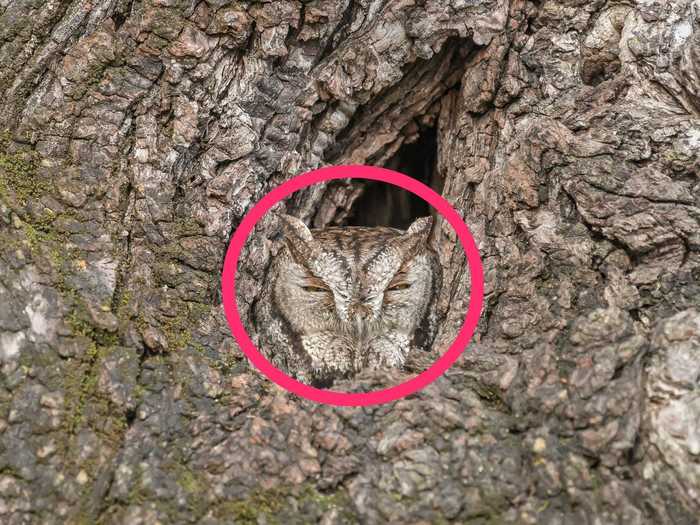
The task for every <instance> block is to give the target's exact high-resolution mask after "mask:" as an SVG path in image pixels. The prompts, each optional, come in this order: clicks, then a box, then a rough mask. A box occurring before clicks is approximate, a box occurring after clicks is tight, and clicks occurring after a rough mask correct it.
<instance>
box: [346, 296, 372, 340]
mask: <svg viewBox="0 0 700 525" xmlns="http://www.w3.org/2000/svg"><path fill="white" fill-rule="evenodd" d="M371 315H372V312H371V310H370V308H369V307H368V306H367V305H365V304H362V303H357V304H354V305H353V306H352V307H351V308H350V320H351V322H352V323H353V324H354V325H355V332H356V333H357V335H358V336H359V337H363V336H364V335H365V334H366V333H367V331H368V329H367V321H368V319H369V318H370V316H371Z"/></svg>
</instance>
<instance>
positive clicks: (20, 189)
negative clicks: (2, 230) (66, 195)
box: [0, 131, 50, 206]
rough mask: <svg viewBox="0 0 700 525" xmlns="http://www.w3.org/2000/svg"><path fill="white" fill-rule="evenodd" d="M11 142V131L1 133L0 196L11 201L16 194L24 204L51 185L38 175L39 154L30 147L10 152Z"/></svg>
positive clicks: (18, 200)
mask: <svg viewBox="0 0 700 525" xmlns="http://www.w3.org/2000/svg"><path fill="white" fill-rule="evenodd" d="M11 142H12V139H11V136H10V133H9V131H5V132H3V133H2V134H0V198H2V199H3V200H6V201H8V202H10V201H11V200H12V196H14V200H16V201H17V202H18V203H19V204H20V205H21V206H24V205H25V204H26V203H27V201H28V200H29V199H30V198H36V199H38V198H40V197H41V196H42V195H44V194H45V193H47V192H48V191H49V189H50V185H49V183H48V181H45V180H40V179H39V178H38V177H37V168H38V166H39V156H38V154H37V153H36V152H34V151H31V150H29V149H23V150H20V151H16V152H12V153H10V152H9V146H10V143H11Z"/></svg>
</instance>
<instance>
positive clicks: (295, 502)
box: [0, 0, 700, 524]
mask: <svg viewBox="0 0 700 525" xmlns="http://www.w3.org/2000/svg"><path fill="white" fill-rule="evenodd" d="M699 50H700V5H699V4H698V2H697V1H696V0H695V1H694V0H666V1H661V0H644V1H642V0H638V1H637V2H619V1H616V0H608V1H606V0H593V1H583V0H541V1H535V0H532V1H526V0H407V1H391V0H357V1H353V0H313V1H295V0H272V1H267V2H259V1H250V2H230V1H226V0H205V1H200V2H194V1H191V2H188V1H184V0H143V1H139V0H135V1H134V0H128V1H127V0H73V1H68V0H56V1H53V2H38V1H32V0H0V91H1V92H2V94H3V97H2V100H3V106H4V109H3V111H2V112H1V114H0V130H1V129H6V130H7V131H5V132H4V133H3V135H2V139H1V142H0V199H1V200H0V218H1V219H2V221H1V222H0V357H1V358H2V374H1V375H0V381H1V385H2V388H1V389H0V408H1V410H0V430H1V431H2V437H1V438H0V521H2V522H3V523H12V524H14V523H63V522H71V523H83V522H85V523H95V522H99V523H130V524H131V523H155V522H156V521H159V522H161V523H230V522H235V523H277V522H279V523H315V522H317V521H318V522H321V523H324V524H333V523H383V522H390V523H444V522H458V523H475V524H476V523H504V522H513V523H544V524H555V523H654V524H657V523H660V524H671V523H673V524H694V523H696V521H697V516H698V515H700V503H699V501H700V500H699V498H700V496H699V495H700V460H699V457H700V284H699V281H700V178H699V176H698V173H699V172H700V169H699V168H700V162H699V161H698V150H699V149H700V51H699ZM342 163H361V164H373V165H385V166H389V167H394V168H395V169H399V170H400V171H403V172H405V173H408V174H409V175H411V176H414V177H416V178H419V179H420V180H422V181H424V182H425V183H427V184H430V185H431V186H432V187H434V188H435V189H436V190H438V191H440V192H441V193H442V195H443V196H444V197H445V198H446V199H447V200H448V201H450V202H451V203H452V204H453V206H455V207H456V208H457V209H458V210H459V211H460V212H461V213H462V215H463V217H464V220H465V222H466V223H467V224H468V225H469V227H470V229H471V231H472V233H473V234H474V236H475V239H476V241H477V244H478V246H479V248H480V251H481V256H482V259H483V263H484V269H485V283H486V284H485V287H486V296H485V307H484V312H483V315H482V319H481V322H480V325H479V329H478V332H477V335H476V336H475V339H474V342H473V344H472V345H471V346H470V348H469V349H468V350H467V351H466V352H465V353H464V354H463V356H462V357H461V358H460V360H459V361H458V362H457V363H456V364H455V365H454V366H453V367H452V368H451V369H450V370H449V371H448V372H447V373H446V374H445V375H444V376H443V377H441V378H440V379H439V380H437V381H436V382H435V383H433V384H432V385H430V386H429V387H427V388H426V389H424V390H423V391H421V392H420V393H417V394H415V395H412V396H410V397H409V398H406V399H402V400H400V401H397V402H394V403H391V404H387V405H380V406H374V407H369V408H337V407H332V406H325V405H318V404H315V403H312V402H309V401H304V400H300V399H298V398H297V397H295V396H293V395H291V394H289V393H287V392H285V391H283V390H281V389H280V388H278V387H277V386H276V385H274V384H272V383H270V382H269V381H268V380H267V379H265V378H264V377H263V376H262V375H260V374H259V373H258V372H257V371H256V370H255V369H254V368H253V367H251V366H250V365H249V364H248V362H247V361H246V360H245V359H244V357H243V355H242V353H241V352H240V350H239V349H238V348H237V346H236V344H235V343H234V341H233V340H232V338H231V336H230V332H229V329H228V326H227V324H226V320H225V317H224V315H223V309H222V306H221V299H220V297H221V295H220V271H221V266H222V261H223V255H224V252H225V249H226V246H227V242H228V239H229V236H230V234H231V232H232V231H233V230H234V229H235V228H236V227H237V225H238V224H239V222H240V220H241V219H242V217H243V216H244V215H245V213H246V212H247V211H248V210H249V209H250V208H251V207H252V206H253V205H254V204H255V203H256V202H257V201H258V200H259V199H260V198H261V197H262V196H263V195H264V194H266V193H267V192H268V191H269V190H270V189H272V188H273V187H275V186H277V185H279V184H280V183H282V182H283V181H285V180H287V179H289V178H290V177H293V176H295V175H297V174H300V173H302V172H305V171H308V170H310V169H313V168H316V167H319V166H323V165H329V164H342ZM383 191H384V190H382V189H381V188H378V187H372V186H371V185H364V184H361V183H356V182H354V181H351V182H343V183H337V184H328V185H326V186H319V187H314V188H312V189H309V190H305V191H303V192H301V193H300V194H299V195H295V196H294V197H293V198H291V199H289V200H288V201H287V202H286V203H285V204H284V206H286V210H287V212H290V213H294V214H296V215H297V216H300V217H302V218H304V219H305V220H307V222H308V223H309V224H312V225H314V226H323V225H327V224H348V223H351V222H352V221H353V220H356V221H362V220H365V221H366V220H367V219H368V218H370V219H372V218H378V217H380V212H381V210H382V209H383V210H385V211H386V210H388V215H387V216H386V217H385V216H381V217H382V219H381V220H383V221H387V220H391V221H395V222H396V223H397V224H399V223H401V221H406V220H407V218H410V217H411V216H412V215H415V214H416V213H417V212H416V210H415V209H414V208H411V206H415V203H413V204H410V203H408V204H406V203H405V202H404V203H403V204H400V199H401V198H402V197H400V196H399V195H397V194H391V195H389V194H387V193H386V192H384V193H382V192H383ZM387 202H391V203H393V204H392V206H387ZM358 203H362V206H360V205H359V204H358ZM361 214H364V217H360V216H359V215H361ZM372 220H373V219H372ZM439 226H440V227H439V228H438V229H437V236H436V239H435V243H436V245H437V246H439V248H440V258H441V261H442V264H443V267H444V275H443V291H442V296H441V300H440V302H439V313H440V316H441V318H442V324H441V328H440V333H439V336H438V340H437V343H436V346H435V351H436V352H438V353H439V351H440V350H442V349H444V348H445V346H446V345H447V344H449V343H450V342H451V340H452V339H453V338H454V336H455V334H456V330H457V329H458V328H459V325H460V324H461V321H462V318H463V316H464V312H465V311H466V305H467V300H468V286H469V275H468V272H467V270H466V267H465V259H464V254H463V253H462V252H461V249H460V248H457V247H456V245H455V244H454V242H455V239H454V235H453V233H452V232H451V230H450V227H449V225H446V224H440V225H439ZM269 232H270V224H269V223H268V222H266V221H265V220H263V222H262V223H261V224H260V225H259V228H258V231H257V232H256V234H255V236H254V237H253V240H252V241H251V244H250V246H249V249H248V250H247V251H246V253H245V254H244V258H243V263H242V266H241V268H240V280H241V287H242V289H243V290H244V294H243V295H244V296H245V297H246V298H247V299H246V300H244V301H242V304H241V309H242V312H243V315H244V316H246V315H247V313H248V311H249V308H250V305H251V303H252V301H253V300H254V298H255V296H256V294H257V293H259V291H260V287H261V283H262V282H263V279H264V276H265V271H266V268H267V263H268V259H269V253H268V250H269V246H268V241H267V240H266V239H267V236H268V234H269ZM395 375H396V380H397V381H400V380H402V379H404V378H405V377H408V376H409V375H410V374H409V373H407V372H398V371H397V372H396V373H395ZM380 379H381V380H382V381H383V380H384V378H380V377H378V376H377V374H376V373H374V374H373V373H370V372H368V373H367V374H363V375H362V376H361V377H358V378H357V379H355V380H353V381H348V382H347V383H346V384H345V389H346V390H349V389H352V388H372V385H374V384H378V381H379V380H380Z"/></svg>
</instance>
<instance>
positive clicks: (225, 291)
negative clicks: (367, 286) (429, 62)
mask: <svg viewBox="0 0 700 525" xmlns="http://www.w3.org/2000/svg"><path fill="white" fill-rule="evenodd" d="M334 179H368V180H376V181H381V182H386V183H388V184H393V185H394V186H398V187H400V188H403V189H404V190H407V191H410V192H411V193H414V194H415V195H417V196H419V197H420V198H422V199H423V200H425V201H427V202H428V204H430V205H431V206H433V207H434V208H435V209H436V210H437V211H438V212H439V213H440V214H441V215H442V216H443V217H444V218H445V219H446V220H447V222H449V223H450V225H452V228H454V230H455V232H456V233H457V236H458V237H459V241H460V243H461V244H462V248H463V249H464V253H465V254H466V256H467V262H468V263H469V270H470V274H471V290H470V294H469V309H468V311H467V314H466V316H465V319H464V323H463V324H462V327H461V329H460V331H459V334H457V338H456V339H455V340H454V342H453V343H452V345H450V348H449V349H448V350H447V351H446V352H445V353H444V354H443V355H442V356H440V357H439V358H438V359H437V360H436V361H435V363H434V364H433V365H432V366H431V367H430V368H428V369H427V370H425V371H424V372H422V373H421V374H419V375H417V376H416V377H414V378H413V379H410V380H408V381H406V382H404V383H401V384H399V385H396V386H393V387H391V388H386V389H384V390H377V391H374V392H362V393H350V392H337V391H334V390H322V389H320V388H314V387H312V386H309V385H306V384H304V383H301V382H300V381H297V380H296V379H293V378H291V377H289V376H288V375H286V374H284V373H283V372H282V371H281V370H279V369H277V368H275V367H274V366H273V365H272V364H271V363H270V362H269V361H268V360H267V359H265V357H263V356H262V354H261V353H260V352H259V351H258V349H257V348H255V345H254V344H253V342H252V341H251V340H250V337H248V333H247V332H246V330H245V328H244V327H243V323H242V322H241V318H240V316H239V314H238V305H237V304H236V294H235V290H236V271H237V269H238V259H239V257H240V254H241V250H242V249H243V246H244V245H245V243H246V240H247V239H248V235H249V234H250V232H251V231H253V228H254V227H255V224H256V223H257V222H258V221H259V220H260V219H261V218H262V217H263V215H265V213H267V211H268V210H269V209H270V208H271V207H272V206H274V205H275V204H276V203H278V202H279V201H281V200H282V199H284V198H285V197H287V196H288V195H290V194H292V193H294V192H295V191H298V190H300V189H303V188H306V187H307V186H311V185H313V184H318V183H319V182H325V181H329V180H334ZM221 286H222V296H223V303H224V311H225V312H226V319H228V323H229V326H230V327H231V333H232V334H233V336H234V338H235V339H236V341H237V342H238V345H239V346H240V348H241V350H243V353H245V355H246V356H248V358H249V359H250V360H251V361H252V363H253V364H254V365H255V366H256V367H257V368H258V369H259V370H260V371H261V372H262V373H263V374H265V375H266V376H267V377H268V378H269V379H271V380H272V381H274V382H275V383H277V384H278V385H279V386H281V387H282V388H285V389H286V390H289V391H290V392H293V393H295V394H297V395H299V396H301V397H304V398H306V399H310V400H312V401H316V402H319V403H327V404H329V405H344V406H366V405H375V404H380V403H387V402H389V401H394V400H396V399H399V398H402V397H405V396H407V395H409V394H412V393H413V392H416V391H418V390H420V389H422V388H425V387H426V386H428V385H429V384H430V383H432V382H433V381H435V380H436V379H437V378H438V377H440V375H442V373H443V372H445V370H447V369H448V368H449V367H450V366H451V365H452V364H453V363H454V362H455V361H456V360H457V358H458V357H459V356H460V354H461V353H462V352H463V351H464V350H466V348H467V345H468V344H469V341H470V340H471V337H472V335H473V334H474V330H476V325H477V323H478V322H479V317H480V316H481V307H482V304H483V300H484V275H483V268H482V265H481V257H480V256H479V250H478V248H477V247H476V243H475V242H474V239H473V237H472V235H471V233H470V232H469V228H468V227H467V225H466V224H464V221H462V218H461V217H460V216H459V214H458V213H457V212H456V211H455V210H454V208H452V206H450V204H449V203H448V202H447V201H446V200H445V199H444V198H442V196H440V195H439V194H437V193H436V192H435V191H433V190H432V189H431V188H429V187H428V186H426V185H425V184H423V183H421V182H419V181H417V180H415V179H412V178H411V177H408V176H406V175H403V174H401V173H397V172H395V171H391V170H388V169H385V168H377V167H373V166H362V165H352V166H331V167H327V168H321V169H318V170H314V171H310V172H308V173H305V174H303V175H299V176H298V177H295V178H293V179H291V180H288V181H287V182H285V183H284V184H282V185H281V186H278V187H277V188H275V189H273V190H272V191H271V192H270V193H268V194H267V195H265V196H264V197H263V198H262V199H261V200H260V202H258V203H257V204H256V205H255V206H254V207H253V209H252V210H250V212H249V213H248V214H247V215H246V216H245V217H244V218H243V220H242V221H241V224H240V225H239V226H238V229H237V230H236V232H235V233H234V234H233V237H232V238H231V242H230V244H229V246H228V250H227V251H226V258H225V260H224V270H223V273H222V275H221Z"/></svg>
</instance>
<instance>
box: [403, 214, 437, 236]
mask: <svg viewBox="0 0 700 525" xmlns="http://www.w3.org/2000/svg"><path fill="white" fill-rule="evenodd" d="M432 226H433V218H432V217H420V218H418V219H416V220H415V221H413V222H412V223H411V225H410V226H409V227H408V230H406V233H408V234H414V233H421V234H422V233H424V234H425V236H426V237H427V236H428V235H429V234H430V229H431V227H432Z"/></svg>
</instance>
